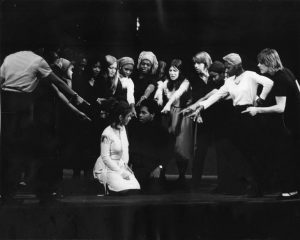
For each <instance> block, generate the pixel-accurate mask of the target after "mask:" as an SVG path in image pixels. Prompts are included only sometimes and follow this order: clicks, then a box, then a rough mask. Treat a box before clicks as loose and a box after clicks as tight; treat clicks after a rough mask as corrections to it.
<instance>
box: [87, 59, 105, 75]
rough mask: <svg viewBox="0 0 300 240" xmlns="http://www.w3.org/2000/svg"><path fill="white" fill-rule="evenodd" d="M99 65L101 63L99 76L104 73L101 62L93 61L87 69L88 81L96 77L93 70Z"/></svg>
mask: <svg viewBox="0 0 300 240" xmlns="http://www.w3.org/2000/svg"><path fill="white" fill-rule="evenodd" d="M97 63H100V73H99V76H100V74H101V72H102V65H101V61H100V60H98V59H93V60H92V62H91V64H88V68H87V77H88V79H90V78H92V77H93V76H94V70H93V68H94V67H95V65H96V64H97Z"/></svg>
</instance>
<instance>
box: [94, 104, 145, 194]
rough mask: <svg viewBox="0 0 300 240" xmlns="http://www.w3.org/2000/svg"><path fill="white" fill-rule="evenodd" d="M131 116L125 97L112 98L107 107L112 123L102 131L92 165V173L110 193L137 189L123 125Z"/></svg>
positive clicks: (122, 192) (125, 192)
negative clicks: (98, 147)
mask: <svg viewBox="0 0 300 240" xmlns="http://www.w3.org/2000/svg"><path fill="white" fill-rule="evenodd" d="M131 117H132V111H131V107H130V106H129V104H128V103H127V102H126V101H115V102H113V103H112V104H111V107H110V118H111V124H110V125H109V126H108V127H106V128H105V130H104V131H103V133H102V135H101V154H100V157H99V158H98V159H97V161H96V164H95V166H94V177H95V178H96V179H98V180H99V182H100V183H101V184H103V185H104V188H105V191H106V189H107V187H108V190H109V192H110V193H117V194H127V193H129V192H136V191H137V190H139V189H140V184H139V183H138V181H137V180H136V178H135V176H134V174H133V172H132V170H131V169H130V168H129V167H128V165H127V164H128V160H129V153H128V152H129V151H128V147H129V143H128V139H127V134H126V128H125V126H126V125H127V124H128V122H129V121H130V119H131Z"/></svg>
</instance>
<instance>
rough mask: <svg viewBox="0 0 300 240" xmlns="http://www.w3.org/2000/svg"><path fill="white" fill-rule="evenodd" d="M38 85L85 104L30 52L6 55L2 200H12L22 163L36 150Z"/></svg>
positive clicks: (0, 73) (1, 74)
mask: <svg viewBox="0 0 300 240" xmlns="http://www.w3.org/2000/svg"><path fill="white" fill-rule="evenodd" d="M39 81H49V82H50V83H52V84H53V85H55V86H56V87H57V88H58V89H59V90H60V91H61V92H63V93H64V94H65V95H66V96H67V97H68V98H69V102H70V103H73V104H74V105H79V104H81V103H83V102H84V100H83V99H82V98H81V97H80V96H78V94H77V93H75V92H74V91H73V90H72V89H71V88H69V87H68V86H67V85H66V84H65V83H64V82H63V81H62V80H61V79H60V78H58V77H57V76H56V75H55V74H54V73H53V72H52V70H51V68H50V67H49V65H48V63H47V62H46V61H45V60H44V59H43V58H42V57H40V56H39V55H37V54H35V53H34V52H32V51H20V52H16V53H13V54H10V55H8V56H7V57H6V58H5V59H4V62H3V64H2V66H1V68H0V83H1V103H2V113H1V115H2V116H1V117H2V133H1V134H2V136H1V137H2V146H1V149H2V156H3V158H2V168H1V178H2V179H1V180H2V189H1V192H2V198H3V199H4V200H6V199H7V200H9V199H11V198H12V197H13V195H14V192H15V188H16V183H17V180H18V178H19V168H20V167H21V164H20V163H21V161H22V160H23V159H24V158H26V157H28V156H29V155H32V153H34V150H35V148H36V146H37V143H35V140H36V138H35V137H34V132H35V131H33V130H34V122H33V111H34V104H33V103H34V90H35V89H36V87H37V85H38V83H39Z"/></svg>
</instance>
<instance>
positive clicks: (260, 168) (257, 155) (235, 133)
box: [229, 106, 265, 188]
mask: <svg viewBox="0 0 300 240" xmlns="http://www.w3.org/2000/svg"><path fill="white" fill-rule="evenodd" d="M247 107H248V106H236V107H235V108H234V113H233V118H232V125H231V127H230V135H229V137H230V140H231V142H232V143H233V144H234V145H235V146H236V147H237V148H238V150H239V151H240V152H241V153H242V155H243V157H244V158H245V159H246V161H247V163H248V165H249V167H250V172H251V177H250V176H249V177H248V179H247V180H248V181H249V183H250V184H253V185H257V186H258V188H261V187H262V185H263V178H264V165H265V163H264V159H263V157H262V146H261V141H262V139H263V132H262V131H261V127H260V124H259V121H258V118H257V117H256V116H254V117H253V116H251V115H249V114H248V113H241V112H242V111H243V110H245V109H246V108H247Z"/></svg>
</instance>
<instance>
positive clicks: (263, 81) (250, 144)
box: [187, 53, 273, 197]
mask: <svg viewBox="0 0 300 240" xmlns="http://www.w3.org/2000/svg"><path fill="white" fill-rule="evenodd" d="M223 60H224V61H225V68H226V70H225V73H226V74H227V76H228V78H227V79H226V81H225V83H224V85H223V86H222V87H221V88H220V89H219V90H218V91H217V92H216V93H214V94H213V95H212V96H210V97H209V98H208V99H207V100H204V101H199V102H197V103H196V104H194V105H193V106H191V107H189V108H190V109H188V110H187V112H188V111H190V110H192V111H193V110H195V109H197V110H196V111H195V112H193V113H192V114H191V115H189V116H190V117H192V118H194V119H195V120H196V121H199V122H201V121H202V119H201V115H200V113H201V112H203V111H207V110H206V109H208V108H209V107H210V106H211V105H213V104H214V103H216V102H218V100H220V99H222V98H224V97H227V96H230V98H231V99H232V101H233V107H234V112H233V118H232V124H231V139H232V141H233V143H234V144H235V145H236V146H237V147H238V148H239V150H240V151H241V152H242V154H243V156H244V157H245V158H246V159H247V162H248V164H249V166H250V167H251V170H252V174H253V176H252V177H249V178H248V179H247V180H248V183H249V187H248V189H247V195H248V196H249V197H258V196H262V194H263V193H262V189H261V186H262V179H263V172H262V164H263V159H262V158H261V152H260V150H261V146H260V144H259V143H260V140H261V137H260V134H259V128H258V124H257V119H255V118H252V117H251V116H250V115H249V114H245V113H243V111H244V110H246V109H247V108H248V107H249V106H253V105H254V104H261V102H263V100H265V99H266V97H267V95H268V94H269V92H270V91H271V89H272V86H273V81H272V80H270V79H269V78H267V77H264V76H261V75H259V74H257V73H255V72H252V71H245V70H244V69H243V67H242V59H241V57H240V56H239V55H238V54H236V53H231V54H228V55H226V56H224V57H223ZM259 85H262V87H263V88H262V91H261V93H260V95H259V97H257V89H258V86H259Z"/></svg>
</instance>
